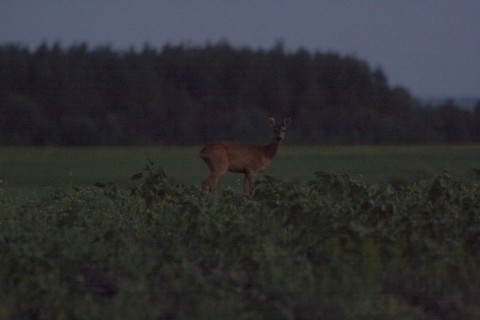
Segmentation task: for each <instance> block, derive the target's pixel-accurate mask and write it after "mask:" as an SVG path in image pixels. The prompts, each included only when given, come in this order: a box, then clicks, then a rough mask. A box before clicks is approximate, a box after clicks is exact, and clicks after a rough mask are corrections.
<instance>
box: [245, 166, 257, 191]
mask: <svg viewBox="0 0 480 320" xmlns="http://www.w3.org/2000/svg"><path fill="white" fill-rule="evenodd" d="M256 176H257V175H256V173H255V172H254V171H248V172H245V183H244V185H243V192H244V193H245V194H250V193H251V192H252V191H253V187H255V178H256Z"/></svg>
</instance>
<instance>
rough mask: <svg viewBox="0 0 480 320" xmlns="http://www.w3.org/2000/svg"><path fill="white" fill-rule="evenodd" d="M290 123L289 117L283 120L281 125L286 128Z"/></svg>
mask: <svg viewBox="0 0 480 320" xmlns="http://www.w3.org/2000/svg"><path fill="white" fill-rule="evenodd" d="M290 123H292V119H291V118H290V117H288V118H285V120H283V125H284V126H285V127H288V126H289V125H290Z"/></svg>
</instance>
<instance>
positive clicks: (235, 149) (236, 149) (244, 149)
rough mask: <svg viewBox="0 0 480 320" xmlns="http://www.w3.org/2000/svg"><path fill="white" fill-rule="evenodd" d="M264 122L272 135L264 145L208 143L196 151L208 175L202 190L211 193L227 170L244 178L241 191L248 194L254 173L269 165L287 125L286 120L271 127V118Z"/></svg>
mask: <svg viewBox="0 0 480 320" xmlns="http://www.w3.org/2000/svg"><path fill="white" fill-rule="evenodd" d="M268 121H269V123H270V125H271V126H272V127H273V129H274V133H275V136H274V138H273V140H272V142H271V143H270V144H268V145H266V146H257V145H251V144H242V143H236V142H228V141H224V142H218V143H213V144H208V145H206V146H205V147H204V148H203V149H202V150H201V151H200V157H201V158H202V159H203V161H205V163H206V164H207V166H208V169H209V170H210V175H209V176H208V178H207V179H205V180H204V181H203V182H202V188H203V190H205V191H207V192H213V191H214V190H215V187H216V185H217V181H218V178H219V177H220V176H221V175H223V174H224V173H225V172H227V171H230V172H236V173H243V174H244V175H245V184H244V188H243V190H244V192H245V193H250V192H252V190H253V187H254V185H255V178H256V176H257V174H258V173H259V172H262V171H263V170H265V169H266V168H268V166H269V165H270V162H271V161H272V158H273V157H274V156H275V154H276V153H277V150H278V147H279V146H280V142H281V141H282V140H283V135H284V134H285V130H286V128H287V127H288V125H289V124H290V118H287V119H285V120H284V121H283V123H281V124H279V125H276V124H275V120H274V119H273V118H269V119H268Z"/></svg>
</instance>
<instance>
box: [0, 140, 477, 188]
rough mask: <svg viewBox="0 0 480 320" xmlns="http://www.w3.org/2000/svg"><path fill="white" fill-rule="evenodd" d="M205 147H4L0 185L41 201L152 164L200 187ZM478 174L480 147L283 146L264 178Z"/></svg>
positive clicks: (231, 177) (234, 177)
mask: <svg viewBox="0 0 480 320" xmlns="http://www.w3.org/2000/svg"><path fill="white" fill-rule="evenodd" d="M199 150H200V147H198V146H195V147H161V146H156V147H155V146H149V147H91V148H58V147H2V148H0V168H1V169H0V170H1V171H0V179H2V180H4V181H6V183H7V186H8V187H7V188H8V190H14V191H15V192H19V191H20V192H22V191H23V192H27V193H31V192H34V193H37V192H42V191H43V190H46V189H49V188H68V187H74V186H86V185H93V184H94V183H95V182H113V183H115V184H117V185H120V186H126V185H128V184H129V178H130V177H131V176H132V174H134V173H136V172H138V171H139V170H141V169H142V168H143V167H144V166H145V164H146V163H147V162H148V161H153V162H154V163H155V164H157V165H159V166H161V167H163V168H164V170H165V172H166V173H167V175H169V176H171V177H173V178H175V179H176V180H178V181H180V182H183V183H187V184H199V183H200V182H201V181H202V180H203V179H204V178H205V177H206V176H207V175H208V170H207V168H206V166H205V164H204V163H203V162H202V160H201V159H200V158H199V157H198V151H199ZM478 167H480V146H477V145H466V146H443V145H440V146H383V147H377V146H353V147H351V146H341V147H332V146H329V147H323V146H283V147H282V148H281V150H280V151H279V153H278V155H277V157H276V158H275V159H274V161H273V162H272V165H271V167H270V168H269V169H267V171H266V172H265V173H266V174H268V175H272V176H274V177H277V178H284V179H288V180H292V181H305V180H308V179H311V178H312V177H313V175H314V172H316V171H326V172H330V173H346V174H349V175H350V176H352V177H353V178H354V179H357V180H361V181H364V182H369V183H372V182H402V181H412V180H414V179H417V178H420V177H430V176H434V175H437V174H440V173H442V172H443V171H445V170H447V171H450V172H452V173H453V174H455V175H458V176H460V177H462V178H467V179H468V178H469V176H471V175H472V170H471V169H472V168H478ZM242 184H243V177H242V176H241V175H239V174H230V173H229V174H226V175H225V176H224V177H222V178H221V180H220V187H222V186H223V187H225V186H231V187H233V188H235V189H239V190H240V188H241V186H242Z"/></svg>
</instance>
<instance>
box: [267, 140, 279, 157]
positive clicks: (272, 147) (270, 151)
mask: <svg viewBox="0 0 480 320" xmlns="http://www.w3.org/2000/svg"><path fill="white" fill-rule="evenodd" d="M280 141H281V140H279V139H277V138H273V140H272V142H270V144H268V145H266V146H264V147H263V151H264V153H265V156H266V157H267V158H268V159H272V158H273V157H275V155H276V154H277V151H278V147H279V146H280Z"/></svg>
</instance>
